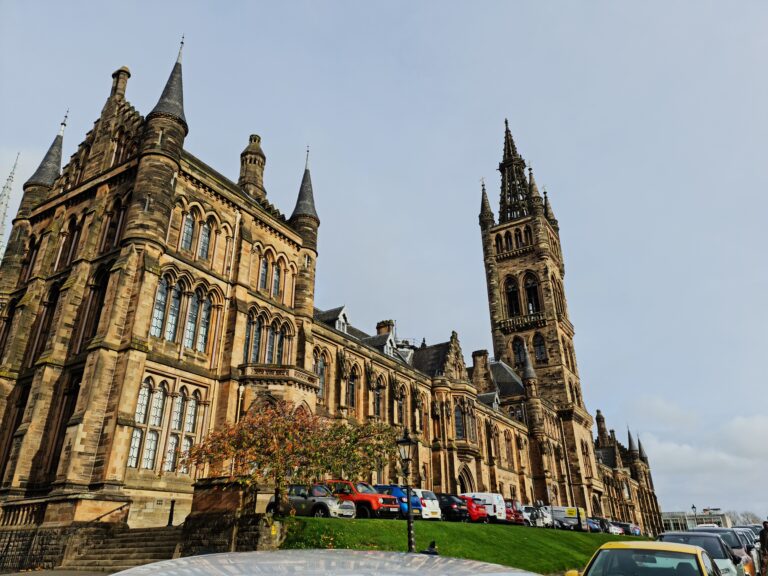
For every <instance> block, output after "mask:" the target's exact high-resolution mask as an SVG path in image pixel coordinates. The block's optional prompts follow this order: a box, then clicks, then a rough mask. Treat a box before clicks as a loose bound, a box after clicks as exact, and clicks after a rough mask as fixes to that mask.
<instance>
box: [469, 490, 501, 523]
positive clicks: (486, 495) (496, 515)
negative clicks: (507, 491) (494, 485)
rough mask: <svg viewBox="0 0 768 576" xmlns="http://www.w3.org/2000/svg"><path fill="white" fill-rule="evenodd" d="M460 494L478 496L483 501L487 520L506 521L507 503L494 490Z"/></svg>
mask: <svg viewBox="0 0 768 576" xmlns="http://www.w3.org/2000/svg"><path fill="white" fill-rule="evenodd" d="M461 496H469V497H471V498H479V499H480V500H483V501H484V502H485V509H486V511H487V512H488V520H490V521H491V522H506V521H507V505H506V504H505V502H504V496H502V495H501V494H496V493H495V492H465V493H464V494H461Z"/></svg>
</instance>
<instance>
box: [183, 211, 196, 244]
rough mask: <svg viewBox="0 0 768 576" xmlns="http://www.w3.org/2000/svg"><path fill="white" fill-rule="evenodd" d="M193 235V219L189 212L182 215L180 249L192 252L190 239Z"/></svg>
mask: <svg viewBox="0 0 768 576" xmlns="http://www.w3.org/2000/svg"><path fill="white" fill-rule="evenodd" d="M194 235H195V219H194V217H193V216H192V214H190V213H189V212H188V213H187V214H185V215H184V223H183V224H182V227H181V249H182V250H192V238H193V237H194Z"/></svg>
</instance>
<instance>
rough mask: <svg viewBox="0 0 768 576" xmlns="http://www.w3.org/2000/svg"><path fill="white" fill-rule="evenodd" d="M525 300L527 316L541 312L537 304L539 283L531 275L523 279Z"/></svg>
mask: <svg viewBox="0 0 768 576" xmlns="http://www.w3.org/2000/svg"><path fill="white" fill-rule="evenodd" d="M525 299H526V304H527V310H528V314H536V313H537V312H541V305H540V304H539V282H538V281H537V280H536V277H535V276H534V275H533V274H528V275H527V276H526V277H525Z"/></svg>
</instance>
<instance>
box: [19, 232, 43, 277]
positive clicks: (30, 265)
mask: <svg viewBox="0 0 768 576" xmlns="http://www.w3.org/2000/svg"><path fill="white" fill-rule="evenodd" d="M39 251H40V243H39V242H37V240H36V239H35V237H34V236H31V237H30V239H29V242H28V243H27V254H26V258H24V263H23V264H22V267H21V275H20V278H21V281H22V282H26V281H27V280H29V279H30V277H31V276H32V273H33V272H34V269H35V263H36V262H37V255H38V253H39Z"/></svg>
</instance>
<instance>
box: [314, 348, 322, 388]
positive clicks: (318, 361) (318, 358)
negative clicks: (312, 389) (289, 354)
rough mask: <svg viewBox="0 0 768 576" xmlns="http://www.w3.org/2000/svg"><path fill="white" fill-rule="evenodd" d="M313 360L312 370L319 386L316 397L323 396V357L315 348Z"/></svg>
mask: <svg viewBox="0 0 768 576" xmlns="http://www.w3.org/2000/svg"><path fill="white" fill-rule="evenodd" d="M313 360H314V364H315V365H314V372H315V374H317V384H318V386H319V389H318V391H317V396H318V398H323V397H324V396H325V358H324V357H323V355H322V354H321V353H319V352H318V351H317V350H315V352H314V355H313Z"/></svg>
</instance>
